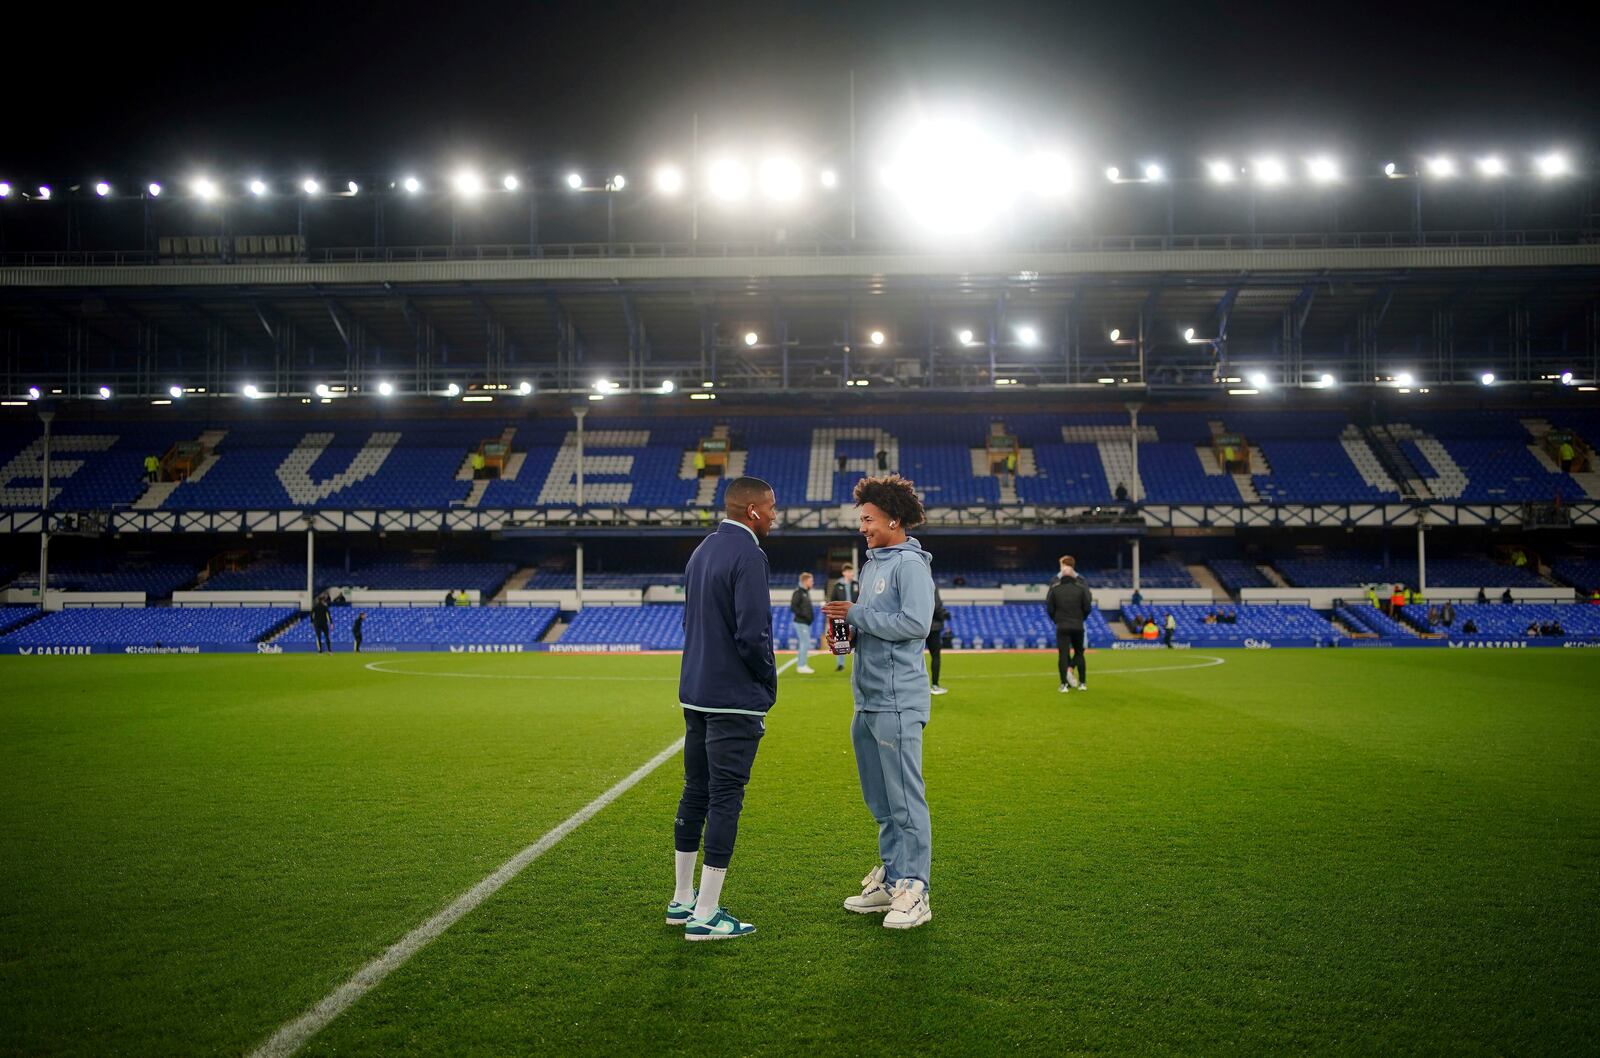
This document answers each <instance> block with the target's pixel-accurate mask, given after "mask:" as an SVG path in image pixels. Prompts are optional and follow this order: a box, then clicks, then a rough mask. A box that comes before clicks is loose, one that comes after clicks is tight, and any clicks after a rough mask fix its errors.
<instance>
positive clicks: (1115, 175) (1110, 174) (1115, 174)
mask: <svg viewBox="0 0 1600 1058" xmlns="http://www.w3.org/2000/svg"><path fill="white" fill-rule="evenodd" d="M1106 179H1107V180H1110V181H1111V182H1112V183H1113V184H1114V183H1116V182H1117V181H1118V180H1121V179H1122V170H1121V169H1118V168H1117V167H1116V166H1114V165H1112V166H1107V167H1106Z"/></svg>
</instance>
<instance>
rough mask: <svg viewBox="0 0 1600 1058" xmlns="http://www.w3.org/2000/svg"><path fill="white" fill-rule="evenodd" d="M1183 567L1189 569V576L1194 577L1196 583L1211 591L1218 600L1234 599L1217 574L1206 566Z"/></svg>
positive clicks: (1212, 595)
mask: <svg viewBox="0 0 1600 1058" xmlns="http://www.w3.org/2000/svg"><path fill="white" fill-rule="evenodd" d="M1183 568H1184V569H1186V570H1188V571H1189V576H1191V577H1193V578H1194V582H1195V584H1196V585H1197V586H1199V587H1202V588H1205V589H1207V590H1208V591H1210V592H1211V597H1212V598H1213V599H1215V600H1216V601H1217V602H1232V601H1233V596H1232V595H1229V594H1228V589H1227V588H1224V587H1223V586H1222V582H1221V581H1220V580H1218V579H1217V575H1216V574H1215V573H1213V572H1211V570H1210V569H1209V568H1207V567H1206V566H1201V565H1195V566H1185V567H1183Z"/></svg>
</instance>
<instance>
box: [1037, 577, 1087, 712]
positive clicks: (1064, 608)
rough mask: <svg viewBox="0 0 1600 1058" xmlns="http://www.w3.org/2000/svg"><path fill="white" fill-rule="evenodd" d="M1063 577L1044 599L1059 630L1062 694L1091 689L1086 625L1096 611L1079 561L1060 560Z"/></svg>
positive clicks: (1059, 666) (1059, 667)
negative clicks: (1084, 626)
mask: <svg viewBox="0 0 1600 1058" xmlns="http://www.w3.org/2000/svg"><path fill="white" fill-rule="evenodd" d="M1060 561H1061V575H1060V576H1059V577H1057V578H1056V579H1055V581H1054V582H1053V583H1052V584H1051V585H1050V594H1048V595H1046V596H1045V597H1044V608H1045V612H1046V613H1048V614H1049V615H1050V620H1052V621H1054V622H1055V626H1056V669H1057V671H1058V672H1059V673H1060V675H1061V693H1062V694H1066V693H1067V692H1068V691H1070V690H1073V689H1077V690H1080V691H1087V690H1088V689H1089V673H1088V665H1087V663H1086V662H1085V660H1084V656H1083V655H1084V650H1083V623H1084V622H1085V621H1086V620H1088V619H1089V614H1090V613H1091V612H1092V611H1093V610H1094V594H1093V593H1092V592H1090V591H1089V586H1088V585H1087V584H1085V583H1084V582H1083V580H1082V578H1080V577H1079V576H1078V570H1077V559H1075V558H1073V557H1072V556H1071V555H1062V556H1061V560H1060Z"/></svg>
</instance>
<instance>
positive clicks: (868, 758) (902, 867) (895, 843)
mask: <svg viewBox="0 0 1600 1058" xmlns="http://www.w3.org/2000/svg"><path fill="white" fill-rule="evenodd" d="M927 724H928V718H927V717H926V716H925V715H923V714H921V713H916V712H904V713H896V712H865V711H861V710H858V711H857V712H856V714H855V720H854V722H853V723H852V724H851V728H850V738H851V740H852V741H853V742H854V743H855V750H856V770H857V771H859V772H860V774H861V795H862V797H863V799H864V800H865V801H866V802H867V810H868V811H870V812H871V813H872V818H874V819H876V820H877V821H878V852H879V854H880V855H881V856H882V857H883V866H884V870H885V871H886V872H887V874H888V878H887V881H888V883H889V884H890V885H891V886H892V885H894V884H895V883H896V882H898V881H900V880H901V879H902V878H914V879H916V880H918V881H920V882H922V884H923V885H924V886H928V887H930V888H931V886H932V879H930V878H929V877H928V875H929V872H930V870H931V869H932V863H933V822H932V820H931V819H930V818H929V815H928V798H927V794H926V791H925V790H924V788H923V783H922V729H923V728H924V727H926V726H927Z"/></svg>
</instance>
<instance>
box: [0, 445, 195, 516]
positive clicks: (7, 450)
mask: <svg viewBox="0 0 1600 1058" xmlns="http://www.w3.org/2000/svg"><path fill="white" fill-rule="evenodd" d="M197 432H198V428H196V427H191V426H186V425H184V424H161V425H152V424H148V423H118V424H115V425H111V426H107V425H103V424H98V423H97V424H93V425H86V424H76V423H58V424H57V425H56V428H55V431H54V432H53V434H52V437H51V441H50V463H51V472H50V495H51V500H50V502H51V505H52V506H53V507H55V508H56V509H57V510H76V511H86V510H110V509H112V508H117V507H126V506H128V505H129V504H131V503H132V502H133V501H134V500H135V499H137V498H138V497H139V495H140V494H141V493H142V492H144V489H145V484H146V482H145V473H144V457H145V456H147V455H160V454H162V453H164V452H166V450H167V449H168V448H170V447H171V446H172V444H173V442H175V441H179V440H183V439H186V438H189V437H193V436H194V435H195V433H197ZM43 455H44V443H43V438H42V437H41V436H40V433H39V431H38V430H37V429H35V428H33V427H31V426H30V427H28V428H26V429H22V428H19V427H18V426H8V427H7V428H6V429H5V432H4V433H0V508H9V509H18V508H37V507H38V506H39V498H40V496H39V493H40V490H41V489H42V488H43V486H44V482H43V481H42V480H41V474H42V470H43Z"/></svg>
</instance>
